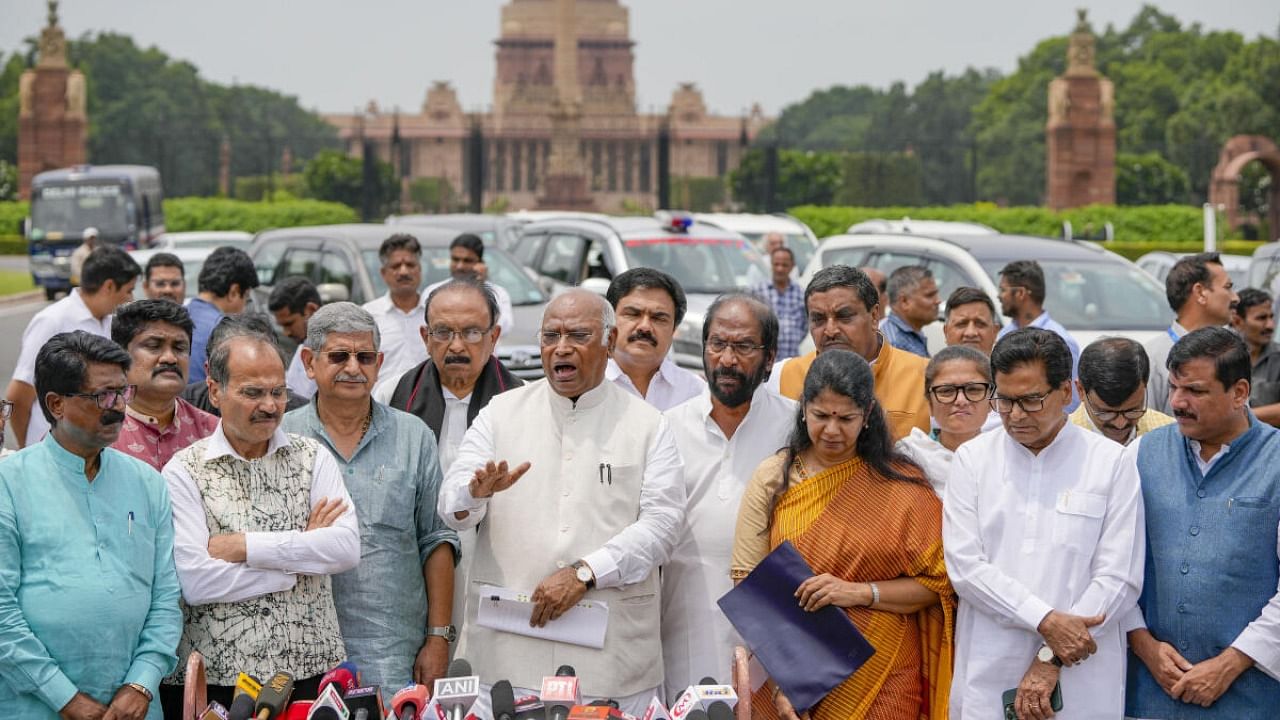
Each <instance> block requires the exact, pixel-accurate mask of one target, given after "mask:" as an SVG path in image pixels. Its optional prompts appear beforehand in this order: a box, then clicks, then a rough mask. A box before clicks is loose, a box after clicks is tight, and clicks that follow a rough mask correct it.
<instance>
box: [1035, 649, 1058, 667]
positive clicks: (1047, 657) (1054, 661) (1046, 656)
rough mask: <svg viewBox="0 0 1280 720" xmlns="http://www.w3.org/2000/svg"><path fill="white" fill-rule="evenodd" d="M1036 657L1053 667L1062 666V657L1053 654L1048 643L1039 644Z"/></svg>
mask: <svg viewBox="0 0 1280 720" xmlns="http://www.w3.org/2000/svg"><path fill="white" fill-rule="evenodd" d="M1036 659H1037V660H1039V661H1040V662H1042V663H1049V664H1050V665H1053V666H1055V667H1062V658H1060V657H1058V656H1057V655H1054V654H1053V650H1052V649H1050V648H1049V646H1048V645H1041V646H1040V650H1039V652H1037V653H1036Z"/></svg>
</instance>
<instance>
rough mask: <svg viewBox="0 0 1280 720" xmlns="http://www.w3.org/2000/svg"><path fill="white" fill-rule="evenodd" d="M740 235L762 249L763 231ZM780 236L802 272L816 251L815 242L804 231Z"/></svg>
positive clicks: (758, 248)
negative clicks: (784, 239) (784, 240)
mask: <svg viewBox="0 0 1280 720" xmlns="http://www.w3.org/2000/svg"><path fill="white" fill-rule="evenodd" d="M742 236H743V237H745V238H746V239H748V240H750V241H751V243H752V244H753V245H755V246H756V249H757V250H760V251H761V252H763V251H764V233H742ZM782 237H784V238H786V243H787V247H789V248H791V252H792V253H794V254H795V256H796V267H798V268H800V270H801V272H803V271H804V269H805V268H806V267H808V266H809V259H810V258H812V257H813V253H814V252H815V251H817V249H818V246H817V244H816V243H814V242H813V240H812V239H810V238H809V236H808V235H805V234H804V233H783V234H782Z"/></svg>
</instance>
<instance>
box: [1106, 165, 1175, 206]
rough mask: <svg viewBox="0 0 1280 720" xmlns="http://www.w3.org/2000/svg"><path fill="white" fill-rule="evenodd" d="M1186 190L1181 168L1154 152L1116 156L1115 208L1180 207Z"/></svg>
mask: <svg viewBox="0 0 1280 720" xmlns="http://www.w3.org/2000/svg"><path fill="white" fill-rule="evenodd" d="M1189 190H1190V183H1189V182H1188V181H1187V174H1186V173H1185V172H1183V170H1182V168H1180V167H1178V166H1177V165H1174V164H1173V163H1171V162H1169V161H1168V160H1165V159H1164V158H1162V157H1160V155H1159V154H1157V153H1153V152H1150V153H1144V154H1142V155H1132V154H1128V153H1120V154H1118V155H1116V204H1117V205H1177V204H1183V203H1186V202H1187V193H1188V191H1189Z"/></svg>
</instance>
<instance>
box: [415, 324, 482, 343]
mask: <svg viewBox="0 0 1280 720" xmlns="http://www.w3.org/2000/svg"><path fill="white" fill-rule="evenodd" d="M492 329H493V326H492V325H490V326H489V327H487V328H477V327H471V328H467V329H465V330H454V329H453V328H447V327H436V328H428V329H427V334H428V335H430V336H431V339H432V340H435V341H436V342H442V343H447V342H453V338H454V337H460V338H462V342H465V343H468V344H471V345H474V344H476V343H478V342H480V341H481V340H483V339H484V336H485V334H487V333H488V332H489V331H490V330H492Z"/></svg>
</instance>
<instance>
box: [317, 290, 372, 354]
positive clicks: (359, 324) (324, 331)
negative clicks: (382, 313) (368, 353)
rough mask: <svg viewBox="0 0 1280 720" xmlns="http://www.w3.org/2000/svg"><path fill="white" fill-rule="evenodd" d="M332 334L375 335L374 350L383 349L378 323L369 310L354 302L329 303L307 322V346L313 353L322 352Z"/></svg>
mask: <svg viewBox="0 0 1280 720" xmlns="http://www.w3.org/2000/svg"><path fill="white" fill-rule="evenodd" d="M331 333H373V349H374V350H378V349H379V348H381V347H382V334H381V333H379V332H378V323H377V322H376V321H375V320H374V319H373V316H372V315H370V314H369V311H368V310H365V309H364V308H362V307H360V306H359V305H357V304H355V303H353V302H336V303H329V304H328V305H325V306H324V307H322V308H320V309H319V310H316V311H315V314H313V315H312V316H311V318H310V319H309V320H307V339H306V341H305V344H306V346H307V347H309V348H311V352H320V351H321V350H322V349H323V348H324V343H325V340H328V339H329V335H330V334H331Z"/></svg>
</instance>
